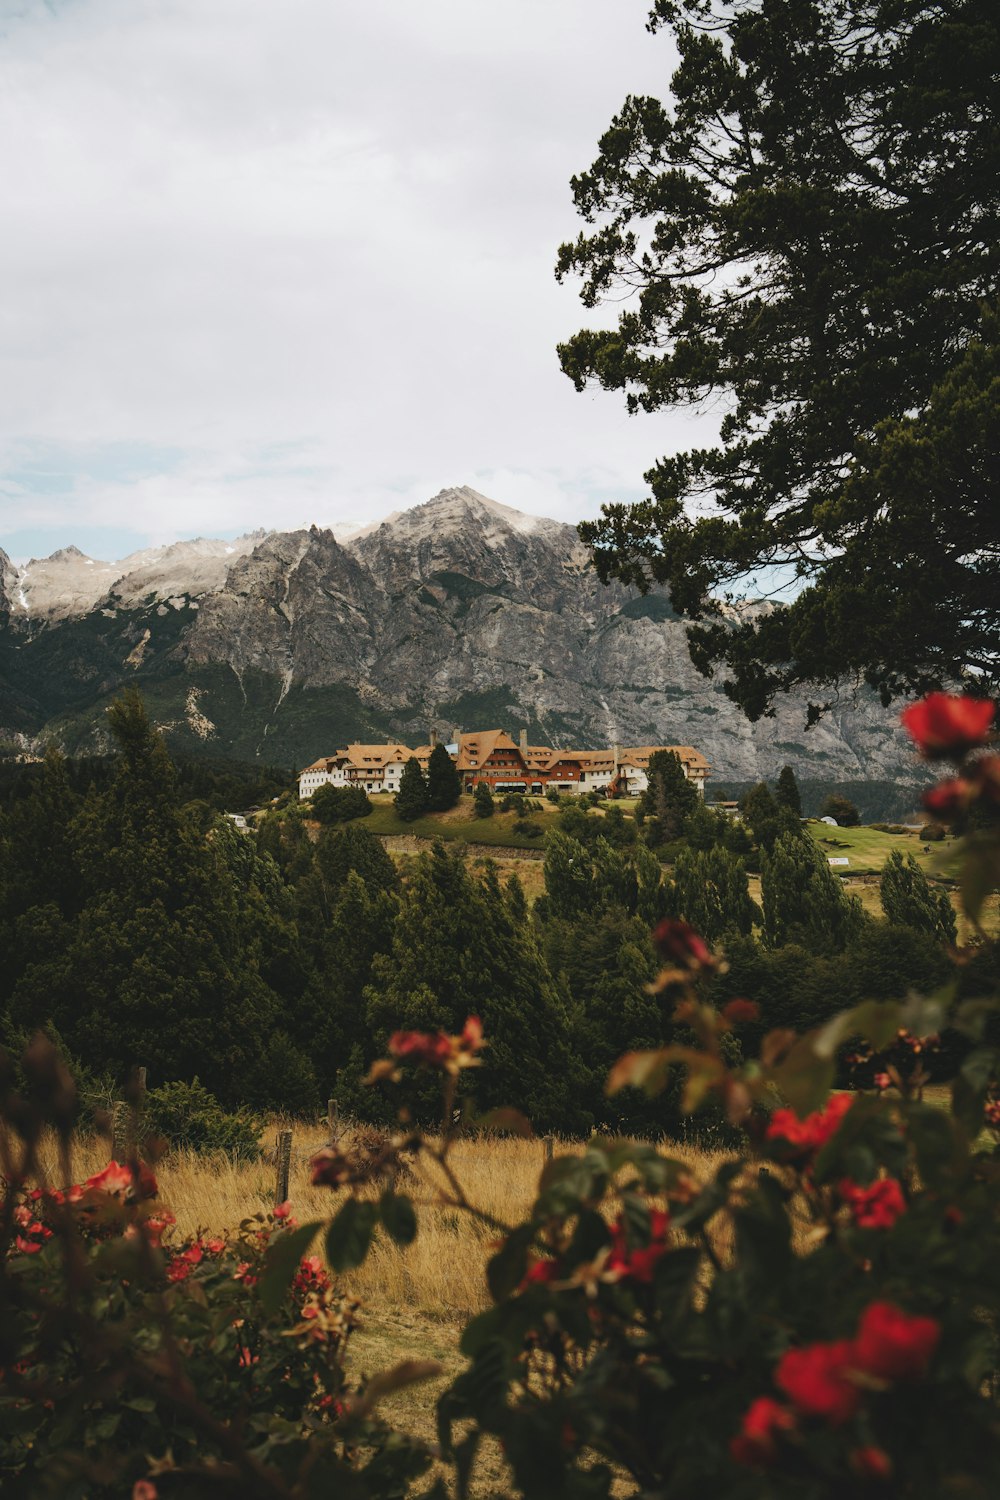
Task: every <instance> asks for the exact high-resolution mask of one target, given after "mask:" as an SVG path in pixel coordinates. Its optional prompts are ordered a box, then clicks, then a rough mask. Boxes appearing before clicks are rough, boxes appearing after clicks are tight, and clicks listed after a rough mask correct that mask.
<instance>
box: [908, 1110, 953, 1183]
mask: <svg viewBox="0 0 1000 1500" xmlns="http://www.w3.org/2000/svg"><path fill="white" fill-rule="evenodd" d="M906 1128H907V1131H908V1132H909V1136H910V1140H911V1141H912V1142H913V1149H914V1152H915V1154H916V1158H917V1170H918V1171H919V1173H920V1177H921V1180H922V1181H923V1182H924V1183H925V1184H926V1185H927V1187H929V1188H933V1189H934V1190H936V1191H947V1190H948V1189H954V1188H955V1187H957V1186H958V1184H959V1183H960V1181H961V1179H962V1176H963V1175H964V1171H963V1169H964V1167H965V1165H966V1160H967V1153H966V1151H965V1149H964V1145H963V1142H962V1140H961V1137H960V1136H959V1135H958V1134H957V1133H956V1131H955V1127H954V1124H953V1122H952V1119H951V1116H950V1115H946V1114H945V1112H944V1110H942V1109H935V1107H934V1105H933V1104H909V1105H907V1106H906Z"/></svg>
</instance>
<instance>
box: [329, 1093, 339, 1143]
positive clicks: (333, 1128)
mask: <svg viewBox="0 0 1000 1500" xmlns="http://www.w3.org/2000/svg"><path fill="white" fill-rule="evenodd" d="M326 1123H327V1128H328V1130H329V1132H330V1140H331V1141H335V1140H336V1139H337V1101H336V1099H328V1100H327V1101H326Z"/></svg>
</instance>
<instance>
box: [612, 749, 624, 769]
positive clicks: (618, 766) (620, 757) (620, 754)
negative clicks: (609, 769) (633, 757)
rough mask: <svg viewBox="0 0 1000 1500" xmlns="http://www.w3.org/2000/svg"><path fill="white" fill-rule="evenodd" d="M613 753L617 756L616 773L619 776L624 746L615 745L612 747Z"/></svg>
mask: <svg viewBox="0 0 1000 1500" xmlns="http://www.w3.org/2000/svg"><path fill="white" fill-rule="evenodd" d="M612 754H613V755H614V757H615V775H616V776H617V775H618V772H619V771H620V770H621V763H622V747H621V745H614V746H613V747H612Z"/></svg>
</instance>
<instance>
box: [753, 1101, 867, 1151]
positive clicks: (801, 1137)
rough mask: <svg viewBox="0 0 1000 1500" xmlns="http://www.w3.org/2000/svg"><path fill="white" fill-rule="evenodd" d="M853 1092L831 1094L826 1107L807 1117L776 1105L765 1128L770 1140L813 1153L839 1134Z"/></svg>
mask: <svg viewBox="0 0 1000 1500" xmlns="http://www.w3.org/2000/svg"><path fill="white" fill-rule="evenodd" d="M854 1097H855V1096H854V1095H853V1094H831V1095H830V1098H829V1099H828V1100H827V1103H826V1108H825V1109H822V1110H815V1111H814V1112H813V1113H812V1114H811V1115H806V1117H805V1119H804V1120H800V1119H799V1116H798V1115H797V1114H796V1113H795V1111H794V1110H793V1109H776V1110H775V1111H774V1114H773V1115H772V1116H771V1118H770V1120H769V1121H768V1124H767V1130H766V1131H765V1132H764V1135H765V1139H766V1140H769V1141H786V1142H787V1143H788V1145H790V1146H794V1147H795V1148H796V1150H795V1155H796V1156H808V1157H813V1156H816V1155H817V1154H818V1152H819V1151H820V1150H821V1148H822V1147H823V1146H825V1145H826V1143H827V1141H828V1140H829V1139H830V1138H831V1136H834V1135H836V1133H837V1131H838V1129H839V1128H840V1122H841V1121H842V1120H843V1118H844V1116H845V1115H846V1114H847V1111H848V1110H849V1109H850V1108H851V1106H852V1105H853V1103H854Z"/></svg>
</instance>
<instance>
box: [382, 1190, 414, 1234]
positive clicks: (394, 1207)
mask: <svg viewBox="0 0 1000 1500" xmlns="http://www.w3.org/2000/svg"><path fill="white" fill-rule="evenodd" d="M379 1213H380V1214H381V1216H382V1223H383V1224H384V1225H385V1227H386V1230H387V1231H388V1233H389V1234H390V1235H391V1236H392V1238H393V1239H394V1240H395V1241H396V1244H397V1245H412V1244H413V1241H414V1240H415V1239H416V1237H417V1215H416V1210H415V1209H414V1207H413V1203H412V1201H411V1199H409V1198H408V1197H407V1196H406V1194H405V1193H394V1192H393V1191H392V1189H391V1188H386V1190H385V1192H384V1193H383V1194H382V1197H381V1200H380V1202H379Z"/></svg>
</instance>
